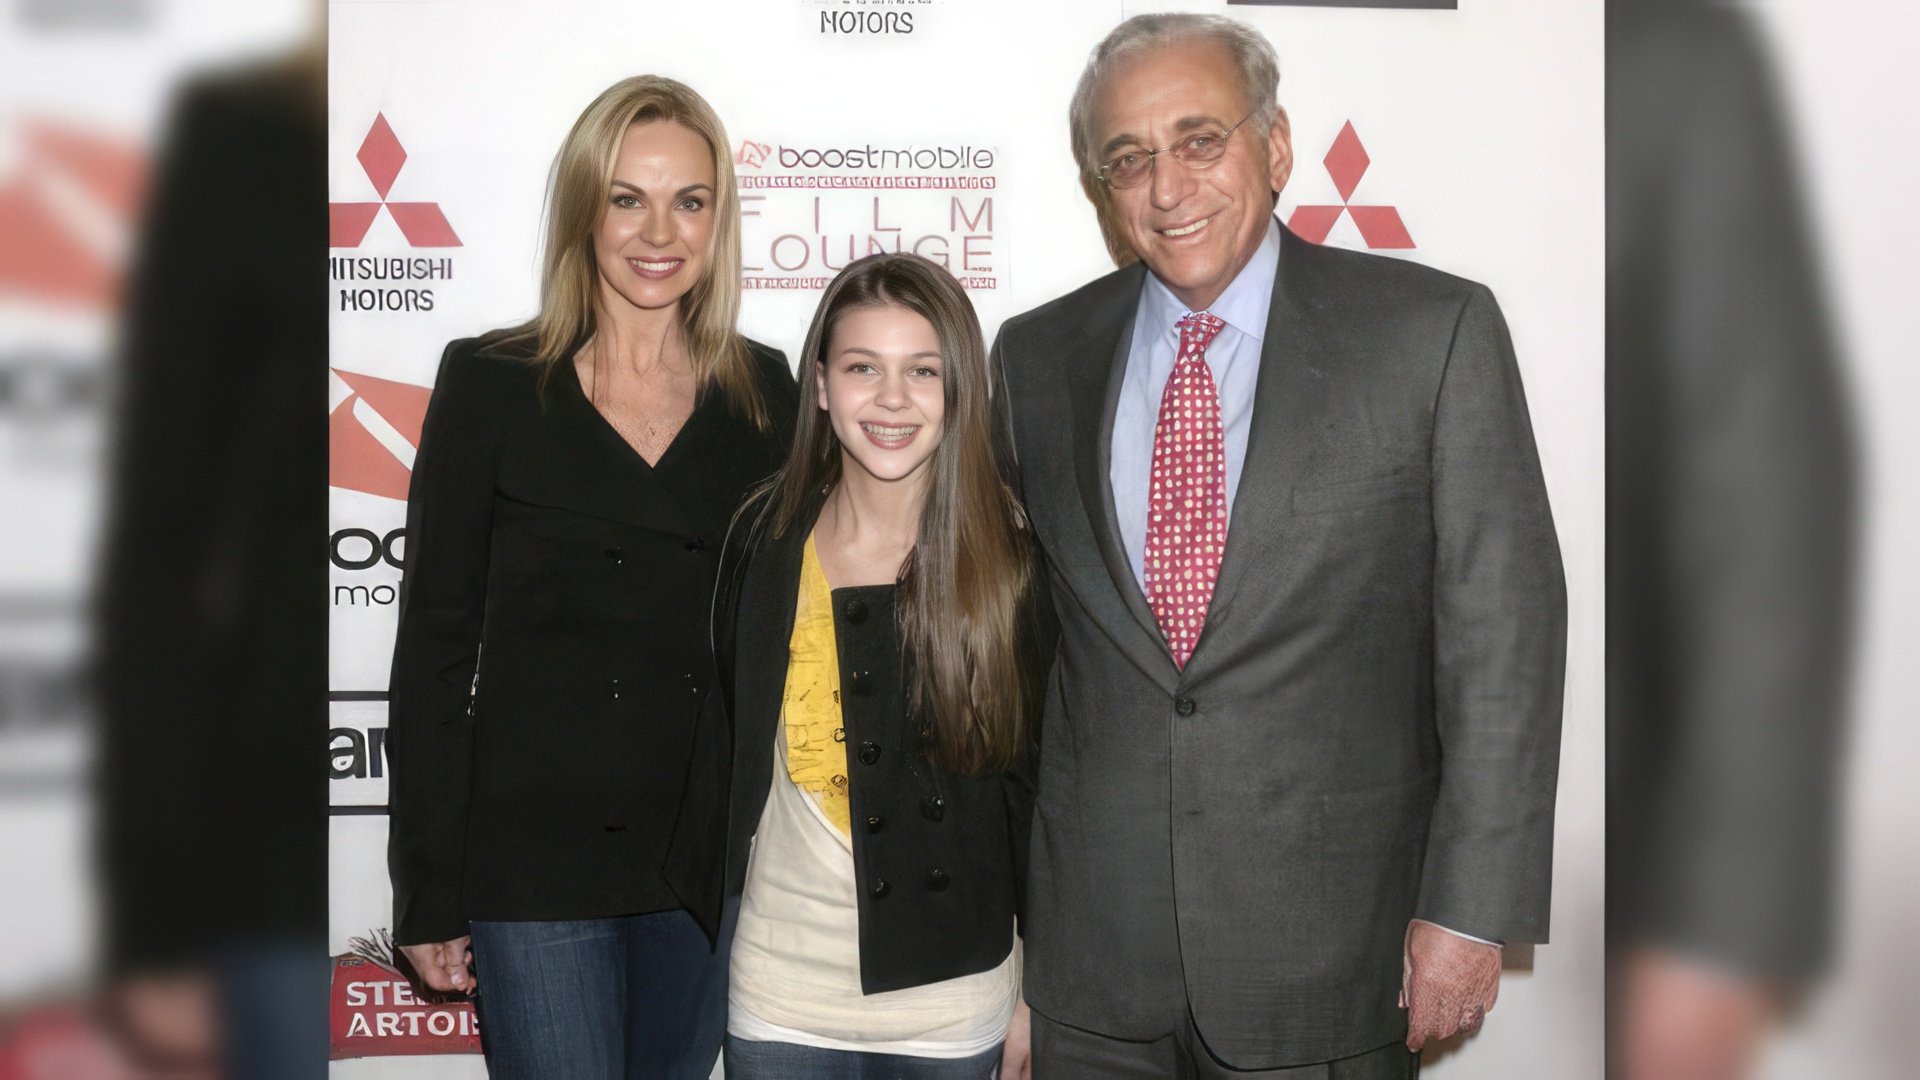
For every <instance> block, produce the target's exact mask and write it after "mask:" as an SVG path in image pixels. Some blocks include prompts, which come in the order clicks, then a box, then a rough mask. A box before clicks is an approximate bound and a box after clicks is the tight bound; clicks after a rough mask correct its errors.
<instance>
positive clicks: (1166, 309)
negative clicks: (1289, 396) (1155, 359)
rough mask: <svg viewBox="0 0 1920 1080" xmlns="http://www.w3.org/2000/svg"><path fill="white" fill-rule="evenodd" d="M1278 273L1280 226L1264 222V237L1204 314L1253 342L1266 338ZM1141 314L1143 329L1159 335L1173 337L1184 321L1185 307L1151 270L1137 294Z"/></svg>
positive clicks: (1273, 220)
mask: <svg viewBox="0 0 1920 1080" xmlns="http://www.w3.org/2000/svg"><path fill="white" fill-rule="evenodd" d="M1279 273H1280V222H1279V220H1278V219H1277V218H1268V219H1267V235H1266V236H1265V237H1264V238H1262V239H1261V241H1260V247H1259V248H1258V249H1257V250H1255V251H1254V253H1253V258H1251V259H1249V260H1247V265H1245V266H1243V267H1241V268H1240V272H1239V273H1238V274H1236V275H1234V278H1233V280H1232V281H1231V282H1229V283H1228V284H1227V288H1226V291H1225V292H1223V293H1221V294H1220V298H1219V299H1218V300H1215V301H1214V302H1213V306H1212V307H1210V308H1208V309H1207V310H1208V311H1209V312H1211V313H1213V314H1214V315H1216V316H1218V317H1219V318H1220V319H1221V320H1223V321H1224V322H1225V323H1226V324H1227V325H1228V326H1231V327H1233V328H1234V329H1235V330H1238V331H1239V332H1241V333H1242V334H1245V335H1246V336H1248V337H1250V338H1252V339H1253V340H1255V341H1265V339H1266V336H1267V311H1268V309H1269V308H1271V307H1272V306H1273V282H1274V278H1275V277H1277V276H1278V275H1279ZM1140 306H1141V314H1142V315H1144V316H1145V317H1146V323H1145V325H1147V326H1156V327H1161V328H1162V330H1161V331H1160V332H1161V333H1173V332H1174V326H1175V325H1176V324H1177V323H1179V321H1180V320H1181V319H1183V318H1185V317H1186V315H1187V311H1188V309H1187V306H1186V305H1185V304H1182V303H1181V302H1180V300H1179V298H1178V297H1176V296H1174V295H1173V291H1172V290H1171V289H1168V288H1167V286H1166V283H1165V282H1162V281H1161V280H1160V278H1159V277H1158V276H1156V275H1155V274H1154V273H1153V272H1152V271H1151V270H1149V271H1148V272H1147V281H1146V285H1145V287H1144V288H1143V289H1142V290H1141V297H1140Z"/></svg>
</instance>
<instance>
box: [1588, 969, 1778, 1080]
mask: <svg viewBox="0 0 1920 1080" xmlns="http://www.w3.org/2000/svg"><path fill="white" fill-rule="evenodd" d="M1623 967H1624V974H1625V976H1626V978H1625V982H1626V992H1625V993H1623V994H1621V995H1620V998H1619V1002H1618V1005H1619V1007H1618V1008H1617V1009H1616V1010H1615V1012H1616V1013H1617V1014H1618V1015H1617V1017H1616V1016H1615V1014H1614V1013H1609V1017H1608V1018H1609V1019H1610V1020H1613V1028H1614V1031H1613V1046H1612V1047H1611V1048H1610V1053H1609V1055H1608V1060H1609V1061H1610V1062H1616V1063H1619V1065H1620V1068H1619V1069H1618V1075H1619V1076H1620V1077H1622V1080H1740V1078H1741V1077H1744V1076H1748V1075H1751V1073H1752V1071H1753V1064H1754V1058H1755V1057H1756V1056H1757V1055H1758V1054H1759V1052H1760V1046H1761V1042H1762V1040H1763V1039H1765V1038H1766V1035H1767V1032H1768V1030H1769V1029H1770V1028H1771V1026H1772V1024H1773V1021H1774V1020H1775V1018H1776V1017H1777V1016H1778V1015H1779V1013H1780V1010H1781V1007H1782V1005H1783V995H1782V994H1781V993H1780V988H1779V987H1775V986H1770V985H1768V984H1766V983H1763V982H1761V981H1759V980H1757V979H1749V978H1745V977H1742V976H1740V975H1736V974H1734V973H1732V972H1727V971H1719V970H1716V969H1714V968H1713V967H1711V966H1709V965H1707V964H1704V963H1701V962H1699V961H1695V960H1691V959H1688V958H1686V957H1683V956H1679V955H1676V954H1673V953H1669V952H1666V951H1664V950H1658V949H1642V950H1639V951H1637V952H1636V953H1634V954H1633V955H1632V956H1630V957H1628V958H1627V961H1626V963H1625V964H1624V965H1623Z"/></svg>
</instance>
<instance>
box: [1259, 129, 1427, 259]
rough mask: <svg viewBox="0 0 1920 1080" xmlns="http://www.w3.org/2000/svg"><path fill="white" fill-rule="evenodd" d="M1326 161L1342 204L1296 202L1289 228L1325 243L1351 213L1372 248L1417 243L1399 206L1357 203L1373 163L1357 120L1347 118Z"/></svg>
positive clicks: (1389, 248)
mask: <svg viewBox="0 0 1920 1080" xmlns="http://www.w3.org/2000/svg"><path fill="white" fill-rule="evenodd" d="M1322 163H1323V164H1325V165H1326V167H1327V175H1328V176H1330V177H1332V178H1333V186H1334V189H1335V190H1337V191H1338V192H1340V205H1338V206H1296V207H1294V209H1293V216H1292V217H1290V218H1288V219H1287V228H1289V229H1292V230H1293V231H1294V232H1295V233H1298V234H1299V235H1300V237H1301V238H1302V239H1304V240H1311V241H1312V242H1314V243H1316V244H1324V243H1326V242H1327V236H1328V234H1330V233H1331V232H1333V227H1334V226H1335V225H1336V224H1339V221H1340V218H1341V216H1342V215H1347V216H1351V217H1352V218H1353V225H1354V228H1356V229H1359V230H1360V238H1361V239H1362V240H1365V241H1366V242H1367V246H1368V247H1370V248H1377V249H1385V250H1395V249H1398V250H1405V249H1408V248H1412V247H1414V246H1415V245H1414V242H1413V236H1412V234H1410V233H1408V232H1407V224H1406V222H1404V221H1402V220H1400V211H1399V210H1397V209H1395V208H1393V207H1391V206H1355V205H1353V193H1354V192H1355V191H1357V190H1359V188H1360V179H1361V178H1362V177H1364V176H1366V175H1367V167H1368V166H1370V165H1372V164H1373V159H1372V158H1370V157H1368V156H1367V148H1366V147H1365V146H1363V145H1361V143H1360V135H1359V133H1358V132H1356V131H1354V130H1353V121H1351V120H1349V121H1347V123H1346V125H1345V126H1344V127H1342V128H1341V129H1340V134H1339V135H1338V136H1336V137H1335V138H1334V140H1333V146H1332V147H1331V148H1330V149H1329V150H1328V151H1327V156H1326V157H1325V158H1324V159H1323V160H1322Z"/></svg>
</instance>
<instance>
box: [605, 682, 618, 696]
mask: <svg viewBox="0 0 1920 1080" xmlns="http://www.w3.org/2000/svg"><path fill="white" fill-rule="evenodd" d="M607 689H608V690H609V691H610V692H611V693H612V694H613V696H614V698H615V699H616V700H618V699H619V697H620V680H619V679H613V680H610V681H609V682H608V683H607Z"/></svg>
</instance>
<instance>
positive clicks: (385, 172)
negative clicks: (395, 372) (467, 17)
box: [355, 113, 1352, 199]
mask: <svg viewBox="0 0 1920 1080" xmlns="http://www.w3.org/2000/svg"><path fill="white" fill-rule="evenodd" d="M1348 130H1349V131H1351V130H1352V128H1351V127H1349V128H1348ZM355 156H356V157H358V158H359V159H360V167H361V168H363V169H365V170H367V179H369V180H371V181H373V190H375V191H377V192H379V193H380V197H381V198H382V199H385V198H386V197H387V192H389V191H392V190H393V181H394V179H395V178H396V177H398V176H399V175H400V166H402V165H405V164H406V163H407V148H406V147H404V146H401V145H400V140H399V139H398V138H396V137H395V136H394V134H393V127H392V126H391V125H390V124H388V123H387V117H386V114H385V113H376V114H375V115H374V118H373V128H372V130H370V131H368V132H367V137H366V139H365V140H363V141H362V142H361V143H360V153H359V154H357V155H355Z"/></svg>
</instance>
